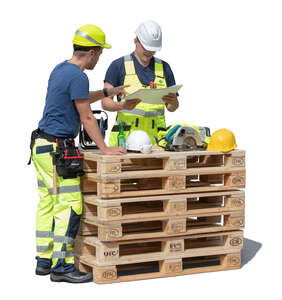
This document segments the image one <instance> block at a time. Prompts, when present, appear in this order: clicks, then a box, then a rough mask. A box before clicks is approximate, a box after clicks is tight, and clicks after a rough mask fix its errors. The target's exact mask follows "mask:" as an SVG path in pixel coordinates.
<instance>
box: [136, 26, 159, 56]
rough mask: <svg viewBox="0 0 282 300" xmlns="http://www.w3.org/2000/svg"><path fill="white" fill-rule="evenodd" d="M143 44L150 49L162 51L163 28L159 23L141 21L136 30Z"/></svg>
mask: <svg viewBox="0 0 282 300" xmlns="http://www.w3.org/2000/svg"><path fill="white" fill-rule="evenodd" d="M135 33H136V36H137V37H138V39H139V41H140V43H141V44H142V46H143V47H144V48H145V49H146V50H148V51H160V50H161V48H162V30H161V27H160V25H159V24H157V23H156V22H154V21H145V22H143V23H141V24H140V25H139V26H138V27H137V29H136V31H135Z"/></svg>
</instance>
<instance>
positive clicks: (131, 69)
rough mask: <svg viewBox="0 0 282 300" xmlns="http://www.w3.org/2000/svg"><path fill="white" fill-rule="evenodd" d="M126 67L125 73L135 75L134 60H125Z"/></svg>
mask: <svg viewBox="0 0 282 300" xmlns="http://www.w3.org/2000/svg"><path fill="white" fill-rule="evenodd" d="M124 69H125V74H126V75H135V74H136V71H135V66H134V62H133V60H130V61H125V62H124Z"/></svg>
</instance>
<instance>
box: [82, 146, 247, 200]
mask: <svg viewBox="0 0 282 300" xmlns="http://www.w3.org/2000/svg"><path fill="white" fill-rule="evenodd" d="M84 157H85V161H84V170H85V171H86V172H87V173H86V175H85V176H84V177H83V178H82V191H83V192H86V193H87V192H91V193H95V194H97V195H98V196H99V197H101V198H119V197H135V196H144V195H160V194H175V193H187V192H200V191H214V190H227V189H234V188H244V187H245V152H244V151H242V150H234V151H231V152H229V153H225V154H224V153H221V152H210V151H191V152H189V151H187V152H168V151H162V149H161V150H159V149H157V150H155V151H153V152H152V153H151V154H140V153H130V154H126V155H124V156H107V155H101V154H99V152H97V151H96V152H95V151H91V152H88V151H86V152H84Z"/></svg>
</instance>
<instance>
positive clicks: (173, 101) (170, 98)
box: [162, 93, 179, 111]
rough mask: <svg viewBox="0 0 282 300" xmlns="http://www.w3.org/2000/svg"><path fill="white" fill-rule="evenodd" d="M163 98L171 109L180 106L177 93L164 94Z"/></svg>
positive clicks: (173, 109)
mask: <svg viewBox="0 0 282 300" xmlns="http://www.w3.org/2000/svg"><path fill="white" fill-rule="evenodd" d="M162 100H163V102H164V103H165V105H166V107H167V109H168V110H169V111H175V110H176V109H177V108H178V105H179V103H178V99H177V96H176V94H173V93H169V94H168V95H166V96H163V98H162Z"/></svg>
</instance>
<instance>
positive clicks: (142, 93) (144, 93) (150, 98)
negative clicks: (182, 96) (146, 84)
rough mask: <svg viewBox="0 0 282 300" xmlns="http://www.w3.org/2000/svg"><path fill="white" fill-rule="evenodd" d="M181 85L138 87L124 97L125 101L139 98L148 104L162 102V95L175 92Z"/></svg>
mask: <svg viewBox="0 0 282 300" xmlns="http://www.w3.org/2000/svg"><path fill="white" fill-rule="evenodd" d="M182 86H183V84H181V85H173V86H170V87H168V88H162V89H139V90H137V91H136V92H134V93H132V94H129V95H127V96H126V97H125V98H124V99H125V100H126V101H130V100H132V99H140V100H141V101H142V102H144V103H148V104H164V102H163V100H162V97H163V96H166V95H167V94H169V93H173V94H176V93H177V92H178V91H179V90H180V89H181V88H182Z"/></svg>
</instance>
